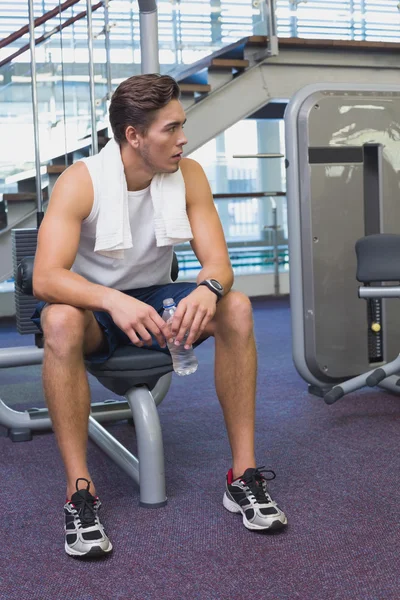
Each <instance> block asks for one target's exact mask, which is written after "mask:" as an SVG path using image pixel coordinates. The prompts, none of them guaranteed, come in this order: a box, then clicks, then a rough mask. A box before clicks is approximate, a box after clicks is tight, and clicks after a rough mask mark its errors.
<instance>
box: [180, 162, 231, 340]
mask: <svg viewBox="0 0 400 600" xmlns="http://www.w3.org/2000/svg"><path fill="white" fill-rule="evenodd" d="M181 171H182V175H183V178H184V180H185V187H186V208H187V213H188V217H189V221H190V225H191V228H192V232H193V240H192V242H191V245H192V248H193V251H194V253H195V254H196V256H197V258H198V260H199V262H200V264H201V266H202V269H201V271H200V273H199V274H198V276H197V283H201V282H202V281H204V279H216V280H217V281H219V282H220V283H221V284H222V286H223V287H224V294H226V293H227V292H229V290H230V289H231V287H232V284H233V270H232V266H231V263H230V260H229V254H228V249H227V246H226V242H225V237H224V232H223V230H222V225H221V222H220V220H219V216H218V213H217V210H216V208H215V205H214V200H213V197H212V193H211V189H210V185H209V183H208V180H207V177H206V175H205V173H204V171H203V169H202V168H201V166H200V165H199V164H198V163H197V162H196V161H194V160H191V159H189V158H185V159H183V160H182V161H181ZM217 300H218V298H217V296H216V295H215V294H214V292H212V291H211V290H209V289H208V288H207V287H206V286H203V285H202V286H199V287H198V288H196V289H195V290H194V291H193V292H192V293H191V294H189V296H187V297H186V298H184V299H183V300H181V301H180V302H179V305H178V308H177V310H176V312H175V315H174V319H173V321H172V324H171V331H172V334H173V336H174V337H175V340H176V343H178V344H180V343H181V342H182V341H183V339H184V336H185V334H186V332H187V331H189V334H188V337H187V340H186V343H185V347H189V346H190V345H191V344H193V342H195V341H196V340H197V339H198V338H199V337H200V335H201V334H202V332H203V331H204V329H205V327H206V326H207V324H208V323H209V322H210V321H211V319H212V318H213V316H214V314H215V311H216V305H217Z"/></svg>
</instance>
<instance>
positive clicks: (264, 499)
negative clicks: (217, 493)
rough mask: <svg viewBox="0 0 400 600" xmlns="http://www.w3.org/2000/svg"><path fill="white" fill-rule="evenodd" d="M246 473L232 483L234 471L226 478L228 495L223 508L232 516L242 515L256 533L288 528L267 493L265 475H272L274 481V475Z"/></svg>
mask: <svg viewBox="0 0 400 600" xmlns="http://www.w3.org/2000/svg"><path fill="white" fill-rule="evenodd" d="M262 468H263V467H259V468H257V469H246V471H245V472H244V473H243V475H242V476H241V477H238V478H237V479H235V480H234V479H233V473H232V469H230V470H229V472H228V474H227V476H226V492H225V494H224V499H223V505H224V506H225V508H226V509H227V510H229V511H230V512H232V513H241V514H242V515H243V525H244V526H245V527H247V529H251V530H253V531H262V530H266V529H269V530H270V531H274V530H277V529H282V527H285V525H286V524H287V519H286V516H285V514H284V513H283V512H282V511H281V510H280V508H278V506H277V504H276V502H274V501H273V500H272V499H271V496H270V495H269V493H268V489H267V479H266V478H265V477H264V475H263V473H271V474H272V475H273V476H272V477H271V478H270V479H275V473H274V472H273V471H261V469H262Z"/></svg>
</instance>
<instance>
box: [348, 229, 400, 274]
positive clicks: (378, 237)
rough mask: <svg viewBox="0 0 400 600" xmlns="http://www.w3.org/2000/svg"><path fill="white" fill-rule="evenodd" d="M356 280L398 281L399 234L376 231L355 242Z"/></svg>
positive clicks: (399, 267) (399, 266)
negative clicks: (376, 232)
mask: <svg viewBox="0 0 400 600" xmlns="http://www.w3.org/2000/svg"><path fill="white" fill-rule="evenodd" d="M356 255H357V280H358V281H360V282H362V283H370V282H373V281H400V235H397V234H394V233H378V234H374V235H368V236H366V237H363V238H361V239H359V240H358V241H357V242H356Z"/></svg>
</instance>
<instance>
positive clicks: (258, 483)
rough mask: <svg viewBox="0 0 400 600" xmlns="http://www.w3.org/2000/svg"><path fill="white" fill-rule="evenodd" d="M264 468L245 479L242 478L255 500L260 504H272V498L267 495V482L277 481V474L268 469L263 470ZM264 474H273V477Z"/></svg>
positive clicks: (258, 468)
mask: <svg viewBox="0 0 400 600" xmlns="http://www.w3.org/2000/svg"><path fill="white" fill-rule="evenodd" d="M263 469H264V466H262V467H257V468H256V469H254V471H253V473H252V474H251V475H248V476H247V477H246V478H245V479H244V478H243V477H242V478H241V479H242V481H243V482H244V483H245V485H246V486H247V487H248V488H249V490H250V491H251V493H252V495H253V496H254V498H255V499H256V500H257V502H259V503H260V504H265V503H266V502H267V503H269V502H271V498H270V497H269V496H268V494H267V481H272V480H273V479H275V477H276V474H275V472H274V471H272V470H270V469H268V470H265V469H264V470H263ZM263 473H271V475H272V477H268V478H267V477H265V475H263Z"/></svg>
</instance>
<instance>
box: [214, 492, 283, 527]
mask: <svg viewBox="0 0 400 600" xmlns="http://www.w3.org/2000/svg"><path fill="white" fill-rule="evenodd" d="M222 504H223V505H224V507H225V508H226V510H229V512H231V513H237V514H240V513H241V514H242V517H243V525H244V526H245V527H246V529H250V530H251V531H265V530H269V531H277V530H278V529H282V528H283V527H286V525H287V518H286V517H285V518H284V520H282V521H281V520H280V519H273V520H272V521H271V522H270V523H269V525H266V526H265V527H263V526H262V525H256V524H255V523H250V521H248V520H247V517H246V515H245V512H244V511H243V509H242V508H241V507H240V506H239V505H238V504H236V502H234V501H233V500H230V499H229V498H228V496H227V495H226V493H225V494H224V497H223V500H222Z"/></svg>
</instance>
